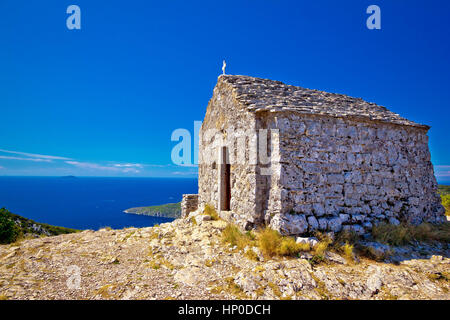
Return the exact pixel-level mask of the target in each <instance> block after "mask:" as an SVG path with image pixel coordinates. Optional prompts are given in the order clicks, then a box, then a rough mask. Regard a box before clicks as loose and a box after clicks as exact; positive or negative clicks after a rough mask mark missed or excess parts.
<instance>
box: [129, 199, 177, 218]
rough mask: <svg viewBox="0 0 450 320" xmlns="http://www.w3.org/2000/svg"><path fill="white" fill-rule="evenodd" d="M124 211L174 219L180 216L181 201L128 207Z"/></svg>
mask: <svg viewBox="0 0 450 320" xmlns="http://www.w3.org/2000/svg"><path fill="white" fill-rule="evenodd" d="M124 212H125V213H131V214H139V215H144V216H152V217H163V218H174V219H176V218H179V217H180V216H181V202H178V203H168V204H163V205H159V206H150V207H136V208H130V209H127V210H125V211H124Z"/></svg>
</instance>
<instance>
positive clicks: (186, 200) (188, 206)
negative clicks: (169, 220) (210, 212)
mask: <svg viewBox="0 0 450 320" xmlns="http://www.w3.org/2000/svg"><path fill="white" fill-rule="evenodd" d="M197 208H198V194H183V200H181V217H183V218H185V217H187V216H188V215H189V213H191V212H192V211H195V210H197Z"/></svg>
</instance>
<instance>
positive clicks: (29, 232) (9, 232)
mask: <svg viewBox="0 0 450 320" xmlns="http://www.w3.org/2000/svg"><path fill="white" fill-rule="evenodd" d="M77 231H78V230H75V229H69V228H64V227H57V226H52V225H49V224H46V223H38V222H35V221H33V220H30V219H27V218H24V217H22V216H19V215H17V214H13V213H11V212H9V211H8V210H6V209H5V208H2V209H0V243H1V244H7V243H12V242H15V241H17V240H19V239H21V238H26V237H38V236H56V235H60V234H67V233H74V232H77Z"/></svg>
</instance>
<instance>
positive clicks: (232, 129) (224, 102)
mask: <svg viewBox="0 0 450 320" xmlns="http://www.w3.org/2000/svg"><path fill="white" fill-rule="evenodd" d="M240 108H242V106H241V105H240V103H239V101H237V100H236V98H235V96H234V94H233V92H232V90H231V88H230V87H229V85H228V84H227V83H224V82H220V81H219V82H218V83H217V86H216V87H215V89H214V93H213V97H212V98H211V100H210V101H209V104H208V108H207V112H206V115H205V119H204V121H203V123H202V127H201V129H200V134H199V136H200V137H199V174H198V179H199V181H198V187H199V188H198V190H199V207H200V208H203V207H204V206H205V205H206V204H210V205H212V206H214V207H215V208H216V209H217V211H218V212H219V214H221V213H220V206H219V202H220V192H219V191H220V190H219V186H220V181H219V176H220V168H221V163H222V161H223V159H221V157H220V156H219V154H220V150H221V148H222V147H223V146H227V147H228V154H229V159H228V162H229V163H231V177H230V180H231V204H230V205H231V212H230V213H228V214H226V215H224V214H223V215H221V216H223V217H227V219H228V220H232V221H233V222H235V223H237V224H238V225H240V226H241V227H242V228H244V229H246V228H249V227H251V226H252V225H258V224H260V223H261V222H262V221H261V219H262V216H261V212H260V211H259V210H257V204H258V203H259V202H260V200H261V199H260V198H258V199H257V197H256V192H255V190H256V187H255V186H256V169H257V166H256V164H251V161H250V152H249V145H250V143H251V141H250V140H251V139H253V138H252V137H248V136H247V135H246V134H245V132H244V131H247V132H248V130H250V131H252V130H254V128H255V123H256V121H255V115H254V114H251V113H249V112H246V111H243V110H242V112H239V111H238V110H239V109H240Z"/></svg>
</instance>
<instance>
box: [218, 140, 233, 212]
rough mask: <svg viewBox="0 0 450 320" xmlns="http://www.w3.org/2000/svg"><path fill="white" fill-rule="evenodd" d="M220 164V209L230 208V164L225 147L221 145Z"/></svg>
mask: <svg viewBox="0 0 450 320" xmlns="http://www.w3.org/2000/svg"><path fill="white" fill-rule="evenodd" d="M220 160H221V164H220V169H221V170H220V171H221V172H220V189H221V190H220V210H222V211H230V210H231V165H230V163H229V161H228V150H227V147H222V154H221V159H220Z"/></svg>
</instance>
